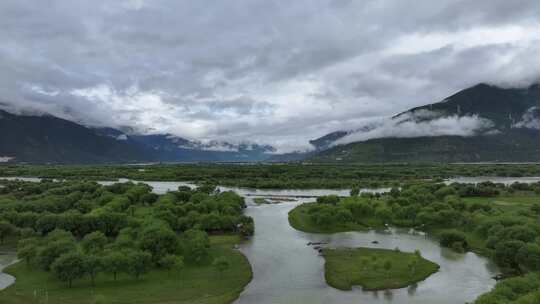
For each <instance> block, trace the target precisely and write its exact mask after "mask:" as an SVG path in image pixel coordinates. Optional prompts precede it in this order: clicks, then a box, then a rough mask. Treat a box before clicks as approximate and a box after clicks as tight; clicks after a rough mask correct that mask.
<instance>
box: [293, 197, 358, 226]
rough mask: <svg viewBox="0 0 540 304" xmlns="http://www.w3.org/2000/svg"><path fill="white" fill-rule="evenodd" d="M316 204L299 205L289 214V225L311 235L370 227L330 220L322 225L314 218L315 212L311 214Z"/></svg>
mask: <svg viewBox="0 0 540 304" xmlns="http://www.w3.org/2000/svg"><path fill="white" fill-rule="evenodd" d="M315 205H316V204H315V203H306V204H302V205H299V206H298V207H296V208H294V209H293V210H291V211H290V212H289V224H290V225H291V226H292V227H293V228H294V229H296V230H300V231H304V232H309V233H337V232H345V231H361V230H366V229H367V228H368V227H367V226H365V225H363V224H359V223H351V222H338V221H337V219H336V220H335V221H334V220H333V219H329V220H328V222H327V223H326V222H325V223H324V224H321V223H320V222H318V221H317V220H316V219H315V218H314V217H313V213H314V212H313V211H312V212H310V211H311V210H313V209H311V208H312V207H313V206H315Z"/></svg>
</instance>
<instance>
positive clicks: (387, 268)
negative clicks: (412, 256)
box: [383, 260, 392, 276]
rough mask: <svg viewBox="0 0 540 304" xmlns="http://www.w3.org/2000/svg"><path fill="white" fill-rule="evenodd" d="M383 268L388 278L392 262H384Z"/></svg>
mask: <svg viewBox="0 0 540 304" xmlns="http://www.w3.org/2000/svg"><path fill="white" fill-rule="evenodd" d="M383 268H384V270H386V274H387V275H388V276H390V270H392V262H391V261H390V260H386V261H384V263H383Z"/></svg>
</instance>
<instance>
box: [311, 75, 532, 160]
mask: <svg viewBox="0 0 540 304" xmlns="http://www.w3.org/2000/svg"><path fill="white" fill-rule="evenodd" d="M464 118H467V120H465V119H464ZM539 118H540V86H539V85H537V84H534V85H531V86H528V87H526V88H501V87H498V86H494V85H488V84H483V83H482V84H478V85H475V86H473V87H470V88H467V89H464V90H461V91H459V92H457V93H455V94H452V95H451V96H449V97H447V98H445V99H443V100H442V101H439V102H436V103H432V104H427V105H423V106H419V107H414V108H411V109H409V110H406V111H403V112H400V113H398V114H396V115H393V116H391V117H390V118H389V119H388V120H387V122H386V123H384V124H381V125H379V126H378V128H394V130H392V129H390V130H389V131H388V130H386V131H387V132H378V133H380V134H383V135H384V136H380V137H369V135H370V134H369V132H372V131H373V130H374V129H371V130H369V131H363V130H361V129H360V131H354V130H353V131H342V133H341V134H346V135H344V136H342V137H339V138H337V139H336V140H335V141H334V142H331V143H330V144H329V148H328V149H325V150H323V151H319V152H318V153H316V154H315V155H313V156H311V157H310V158H309V161H313V162H391V161H442V162H448V161H455V162H461V161H465V162H468V161H538V160H540V156H539V155H540V154H539V151H540V141H539V140H538V139H539V137H538V134H539V133H540V119H539ZM460 119H461V120H460ZM441 122H442V123H441ZM460 122H461V123H462V124H463V123H465V122H472V123H475V122H476V123H477V124H472V125H471V126H470V129H467V127H468V126H465V127H464V126H459V123H460ZM452 123H453V124H454V125H457V127H461V129H460V128H456V130H457V131H456V134H451V131H452V129H451V127H452V126H453V125H452ZM445 124H446V125H445ZM415 126H416V127H418V128H419V129H421V128H424V129H427V130H428V131H432V132H433V133H434V134H432V135H429V134H428V135H424V136H414V132H412V134H411V136H404V135H406V134H404V132H403V129H406V128H413V127H415ZM426 126H427V127H426ZM430 127H431V128H430ZM437 127H439V128H444V127H448V128H450V130H442V131H441V130H440V129H437ZM377 130H378V129H377V127H376V128H375V131H377ZM436 131H438V132H439V133H440V134H439V133H437V132H436ZM446 131H448V132H447V133H448V134H446V133H445V132H446ZM392 132H394V133H396V134H397V135H396V136H392ZM459 132H463V133H465V134H458V133H459ZM467 132H468V133H469V134H467ZM372 133H374V134H378V133H377V132H372ZM420 133H421V132H420ZM330 134H336V132H334V133H330ZM363 135H365V136H364V137H365V139H364V140H356V141H354V140H351V141H350V142H347V139H348V138H354V137H356V138H362V136H363ZM321 138H324V136H323V137H321ZM340 143H342V144H340ZM397 143H399V145H398V144H397ZM420 143H421V145H420ZM479 143H482V146H481V145H479ZM425 146H427V147H432V149H431V150H430V149H428V148H426V147H425ZM443 146H444V147H447V148H446V149H442V148H441V147H443ZM484 147H491V148H490V149H498V153H492V152H490V151H488V150H487V149H485V148H484ZM420 151H422V153H420ZM432 151H438V152H437V153H436V154H433V153H432ZM523 151H527V152H526V153H525V152H523ZM522 152H523V153H522ZM375 154H377V155H375ZM432 154H433V155H432Z"/></svg>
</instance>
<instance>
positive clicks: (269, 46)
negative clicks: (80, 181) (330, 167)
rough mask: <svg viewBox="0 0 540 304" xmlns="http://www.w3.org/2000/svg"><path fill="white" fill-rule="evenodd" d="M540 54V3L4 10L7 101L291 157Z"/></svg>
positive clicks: (494, 79)
mask: <svg viewBox="0 0 540 304" xmlns="http://www.w3.org/2000/svg"><path fill="white" fill-rule="evenodd" d="M539 54H540V1H538V0H530V1H529V0H512V1H509V0H485V1H480V0H470V1H458V0H454V1H447V0H444V1H443V0H437V1H434V0H425V1H420V0H414V1H412V0H410V1H407V0H394V1H385V0H373V1H360V0H358V1H349V0H326V1H322V0H294V1H291V0H284V1H272V0H260V1H258V0H249V1H241V0H234V1H225V0H222V1H203V0H189V1H180V0H170V1H168V0H167V1H165V0H163V1H162V0H152V1H150V0H148V1H146V0H123V1H122V0H114V1H111V0H107V1H100V0H92V1H88V0H84V1H83V0H81V1H75V0H65V1H54V0H33V1H30V0H2V1H0V102H3V103H10V104H12V105H16V106H18V107H20V106H23V107H32V108H36V109H40V110H43V111H47V112H50V113H52V114H55V115H58V116H62V117H65V118H69V119H75V120H77V121H80V122H83V123H85V124H88V125H108V126H113V127H121V126H131V127H134V128H135V129H136V130H138V131H139V132H150V133H157V132H170V133H173V134H176V135H179V136H184V137H187V138H195V139H202V140H205V139H222V140H231V141H241V140H251V141H256V142H260V143H269V144H273V145H275V146H277V147H278V148H280V149H281V150H280V151H286V150H291V149H297V148H302V147H306V145H307V141H308V140H309V139H313V138H316V137H319V136H322V135H324V134H326V133H328V132H331V131H335V130H339V129H348V128H354V127H358V126H360V125H362V124H363V123H365V122H366V121H370V120H373V119H377V118H380V117H383V116H387V115H392V114H395V113H397V112H400V111H403V110H406V109H408V108H410V107H412V106H417V105H422V104H426V103H431V102H435V101H438V100H441V99H443V98H444V97H446V96H448V95H450V94H452V93H454V92H456V91H458V90H460V89H463V88H466V87H468V86H471V85H474V84H476V83H479V82H488V83H495V84H499V85H505V86H523V85H526V84H529V83H531V82H534V81H537V79H538V76H539V75H540V56H539Z"/></svg>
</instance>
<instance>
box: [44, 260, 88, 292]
mask: <svg viewBox="0 0 540 304" xmlns="http://www.w3.org/2000/svg"><path fill="white" fill-rule="evenodd" d="M51 269H52V271H53V273H54V275H55V276H56V277H57V278H58V279H60V280H61V281H64V282H68V287H69V288H71V286H72V282H73V280H76V279H79V278H81V277H83V276H84V274H85V269H84V257H83V256H82V254H80V253H78V252H70V253H66V254H63V255H62V256H60V257H59V258H57V259H56V260H55V261H54V263H53V264H52V265H51Z"/></svg>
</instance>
